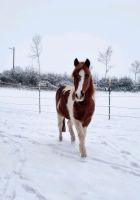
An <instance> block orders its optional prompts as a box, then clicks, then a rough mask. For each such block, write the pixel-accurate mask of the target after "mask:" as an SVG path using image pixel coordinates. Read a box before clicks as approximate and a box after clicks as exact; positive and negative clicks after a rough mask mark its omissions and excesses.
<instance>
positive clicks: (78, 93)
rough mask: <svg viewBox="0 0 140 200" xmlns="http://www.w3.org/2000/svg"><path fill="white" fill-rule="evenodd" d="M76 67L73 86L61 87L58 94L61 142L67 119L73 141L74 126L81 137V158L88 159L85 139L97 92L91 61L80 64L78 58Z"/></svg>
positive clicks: (57, 105) (75, 63) (75, 62)
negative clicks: (91, 70)
mask: <svg viewBox="0 0 140 200" xmlns="http://www.w3.org/2000/svg"><path fill="white" fill-rule="evenodd" d="M74 66H75V68H74V70H73V73H72V79H73V86H61V87H60V88H59V89H58V90H57V92H56V110H57V117H58V128H59V140H60V141H62V139H63V135H62V132H65V131H66V127H65V118H66V119H68V121H67V125H68V129H69V132H70V135H71V141H72V142H74V141H75V133H74V130H73V125H74V126H75V128H76V131H77V133H78V137H79V150H80V154H81V157H86V156H87V153H86V147H85V137H86V131H87V127H88V125H89V123H90V121H91V119H92V116H93V113H94V110H95V100H94V93H95V90H94V85H93V79H92V75H91V72H90V61H89V59H86V60H85V62H79V61H78V59H77V58H76V59H75V60H74Z"/></svg>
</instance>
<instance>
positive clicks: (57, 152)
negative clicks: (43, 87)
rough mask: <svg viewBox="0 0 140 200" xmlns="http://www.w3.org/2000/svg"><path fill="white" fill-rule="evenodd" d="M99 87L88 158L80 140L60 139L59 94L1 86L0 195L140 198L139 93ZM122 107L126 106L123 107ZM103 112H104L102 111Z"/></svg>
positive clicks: (43, 199) (53, 199)
mask: <svg viewBox="0 0 140 200" xmlns="http://www.w3.org/2000/svg"><path fill="white" fill-rule="evenodd" d="M107 96H108V95H107V93H104V92H96V105H97V106H101V107H96V112H95V115H94V117H93V120H92V122H91V124H90V126H89V128H88V130H87V138H86V146H87V153H88V157H87V158H86V159H82V158H80V156H79V154H78V140H77V141H76V143H75V144H71V142H70V135H69V133H68V132H66V133H64V140H63V142H59V141H58V127H57V116H56V111H55V93H54V92H45V91H44V92H41V97H42V100H41V104H42V113H41V114H38V92H37V91H29V90H27V91H26V90H18V89H4V88H0V200H25V199H26V200H93V199H94V200H124V199H127V200H132V199H133V200H139V199H140V153H139V152H140V125H139V124H140V119H139V118H129V117H128V118H124V117H118V116H116V115H121V116H124V115H127V116H130V115H131V116H137V117H138V116H140V109H134V110H132V109H124V108H123V107H135V108H137V107H140V103H139V102H140V94H139V93H133V94H132V93H113V92H112V98H111V104H112V105H114V106H116V107H113V108H111V113H112V115H113V114H114V115H115V116H112V117H111V120H110V121H109V120H108V117H107V116H106V115H107V112H108V109H107V108H106V107H104V106H107V105H108V97H107ZM117 106H119V107H122V108H121V109H119V108H117ZM100 114H103V115H100Z"/></svg>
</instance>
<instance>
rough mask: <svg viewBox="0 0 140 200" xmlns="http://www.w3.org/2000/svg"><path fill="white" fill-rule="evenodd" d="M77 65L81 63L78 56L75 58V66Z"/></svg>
mask: <svg viewBox="0 0 140 200" xmlns="http://www.w3.org/2000/svg"><path fill="white" fill-rule="evenodd" d="M77 65H79V61H78V59H77V58H75V60H74V66H75V67H77Z"/></svg>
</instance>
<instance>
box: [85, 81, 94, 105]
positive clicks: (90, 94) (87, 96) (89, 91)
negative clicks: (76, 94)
mask: <svg viewBox="0 0 140 200" xmlns="http://www.w3.org/2000/svg"><path fill="white" fill-rule="evenodd" d="M94 92H95V89H94V86H93V80H92V78H91V80H90V84H89V88H88V89H87V91H86V93H85V99H86V100H87V101H88V100H91V99H92V98H93V96H94Z"/></svg>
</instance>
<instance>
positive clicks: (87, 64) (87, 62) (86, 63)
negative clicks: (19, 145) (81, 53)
mask: <svg viewBox="0 0 140 200" xmlns="http://www.w3.org/2000/svg"><path fill="white" fill-rule="evenodd" d="M85 65H86V66H87V67H88V68H89V66H90V61H89V59H86V61H85Z"/></svg>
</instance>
